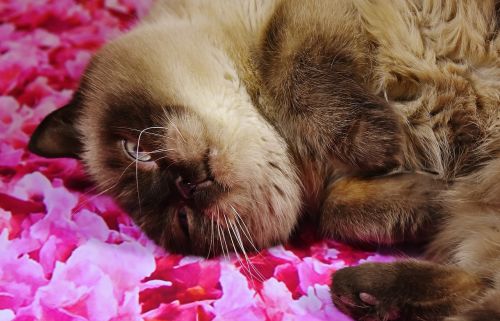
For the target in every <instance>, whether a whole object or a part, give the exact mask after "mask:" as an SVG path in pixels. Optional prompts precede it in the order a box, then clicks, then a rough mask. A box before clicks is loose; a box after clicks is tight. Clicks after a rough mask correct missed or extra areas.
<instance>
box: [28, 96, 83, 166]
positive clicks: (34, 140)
mask: <svg viewBox="0 0 500 321" xmlns="http://www.w3.org/2000/svg"><path fill="white" fill-rule="evenodd" d="M79 105H80V99H78V98H77V95H75V97H73V99H72V100H71V101H70V102H69V103H68V104H67V105H66V106H64V107H61V108H59V109H57V110H55V111H53V112H52V113H50V114H49V115H48V116H47V117H45V119H44V120H43V121H42V122H41V123H40V125H38V127H37V128H36V129H35V132H34V133H33V135H32V136H31V139H30V141H29V144H28V149H29V150H30V151H31V152H32V153H35V154H37V155H40V156H43V157H47V158H56V157H70V158H80V154H81V152H82V142H81V139H80V137H79V134H78V131H77V129H76V122H77V119H78V110H79V109H80V106H79Z"/></svg>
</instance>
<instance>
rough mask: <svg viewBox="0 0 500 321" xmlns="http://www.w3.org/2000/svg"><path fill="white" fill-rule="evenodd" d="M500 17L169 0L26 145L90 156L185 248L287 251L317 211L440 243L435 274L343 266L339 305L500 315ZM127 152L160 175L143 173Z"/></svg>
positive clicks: (353, 229)
mask: <svg viewBox="0 0 500 321" xmlns="http://www.w3.org/2000/svg"><path fill="white" fill-rule="evenodd" d="M497 11H498V3H497V2H495V1H492V0H484V1H482V0H476V1H474V0H464V1H444V0H437V1H432V0H409V1H398V0H351V1H344V0H314V1H299V0H286V1H284V0H283V1H281V0H274V1H267V0H266V1H264V0H247V1H229V0H228V1H225V0H216V1H203V0H185V1H181V0H169V1H164V2H162V1H159V2H158V3H157V5H156V6H155V7H154V9H153V10H152V12H151V14H150V16H149V17H147V18H146V19H145V20H144V22H143V23H142V24H141V25H139V26H138V27H137V28H136V29H135V30H133V31H132V32H130V33H128V34H126V35H124V36H123V37H121V38H119V39H117V40H115V41H113V42H111V43H110V44H108V45H106V46H105V47H104V48H103V49H102V50H101V51H100V52H99V53H98V54H97V55H96V56H95V57H94V58H93V60H92V62H91V64H90V66H89V68H88V69H87V71H86V73H85V76H84V78H83V80H82V82H81V86H80V90H79V91H78V92H77V94H76V95H75V99H74V100H73V101H72V102H71V103H70V104H69V105H68V106H67V107H65V108H63V109H61V110H60V111H58V112H56V113H54V114H52V115H50V116H49V117H47V119H46V120H45V121H44V123H43V124H42V125H41V126H40V127H39V128H38V129H37V131H36V132H35V134H34V136H33V138H32V141H31V143H30V148H31V149H32V150H33V151H35V152H37V153H39V154H42V155H46V156H50V157H56V156H70V157H80V158H82V159H83V161H84V163H85V164H86V166H87V169H88V171H89V173H90V175H91V176H92V177H93V178H94V179H95V180H96V182H97V183H98V184H99V185H100V187H101V188H102V190H103V191H106V192H108V193H110V194H112V195H114V196H115V197H116V198H117V199H118V200H119V201H120V202H121V203H122V204H123V205H124V206H125V207H126V208H127V209H128V210H129V212H130V214H131V216H132V217H133V218H134V219H135V221H136V222H137V223H138V224H139V225H140V226H141V227H142V228H143V229H144V231H145V232H146V233H147V234H148V235H149V236H150V237H151V238H152V239H154V240H155V241H157V242H158V243H159V244H161V245H162V246H164V247H166V248H167V249H169V250H173V251H179V252H183V253H186V252H187V253H195V254H201V255H206V254H219V253H224V252H226V251H228V250H230V249H231V248H232V249H233V250H235V251H243V252H244V251H245V250H248V249H251V248H252V247H253V246H256V247H259V248H261V247H266V246H269V245H272V244H275V243H277V242H284V241H286V240H287V239H288V238H289V236H290V234H291V232H292V230H293V229H294V227H295V225H296V224H297V222H298V220H299V217H300V215H302V214H304V213H307V212H308V213H309V214H311V215H314V216H315V217H317V221H318V222H319V230H320V231H321V232H322V233H323V234H324V235H326V236H330V237H335V238H338V239H341V240H345V241H349V242H355V243H359V242H362V243H375V244H381V243H382V244H393V243H396V242H400V241H409V240H412V241H414V240H417V241H418V240H423V239H428V238H429V237H432V241H431V243H430V245H429V247H428V255H427V257H428V258H429V259H430V260H432V261H434V262H433V263H425V262H422V261H409V262H400V263H393V264H388V265H380V264H371V265H362V266H359V267H355V268H349V269H345V270H342V271H339V272H338V273H337V274H336V275H335V276H334V278H333V285H332V296H333V298H334V301H335V303H336V304H337V305H338V306H339V307H340V308H341V309H342V310H343V311H345V312H346V313H350V314H351V315H353V316H354V317H356V318H358V319H360V320H363V319H366V318H375V319H376V320H378V319H380V320H387V319H402V320H443V319H444V318H446V317H451V319H449V320H471V321H472V320H485V319H488V320H498V314H499V312H498V305H496V304H497V302H498V301H497V299H498V297H499V293H500V274H499V272H498V271H500V245H499V244H500V231H499V226H500V203H499V199H500V187H499V186H500V185H499V184H498V178H499V172H500V109H499V106H498V104H499V102H500V66H499V63H500V59H499V50H500V49H499V48H500V47H499V46H500V37H499V36H498V30H497V29H498V16H497ZM54 137H55V138H57V139H54ZM122 140H126V141H128V142H134V141H136V142H137V144H139V145H140V146H141V149H142V150H144V151H146V152H152V154H151V155H152V159H151V161H149V162H139V161H136V162H134V161H133V160H131V159H130V156H127V154H126V153H125V152H124V150H123V147H122V146H123V145H122V144H121V142H122ZM129 153H130V151H129ZM130 165H134V166H130ZM201 181H204V183H207V181H208V184H200V185H197V184H198V182H201ZM193 186H194V187H193ZM231 243H232V244H231ZM231 245H232V246H231ZM360 292H361V293H364V294H363V296H361V297H360ZM340 298H343V299H340ZM363 298H364V300H365V301H363ZM366 298H368V299H366ZM366 300H368V302H366ZM453 315H454V316H453Z"/></svg>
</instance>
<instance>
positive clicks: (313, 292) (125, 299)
mask: <svg viewBox="0 0 500 321" xmlns="http://www.w3.org/2000/svg"><path fill="white" fill-rule="evenodd" d="M149 4H150V1H149V0H146V1H144V0H143V1H135V0H86V1H78V0H57V1H51V0H29V1H28V0H3V1H1V2H0V320H5V321H10V320H17V321H21V320H22V321H28V320H58V321H66V320H78V321H80V320H82V321H83V320H96V321H106V320H338V321H340V320H349V319H348V318H347V317H345V316H343V315H342V314H341V313H340V312H338V311H337V310H336V309H335V307H334V306H333V305H332V303H331V301H330V298H329V293H328V285H329V282H330V275H331V273H332V272H334V271H335V270H337V269H339V268H341V267H344V266H347V265H353V264H358V263H360V262H364V261H367V260H368V261H384V260H390V259H391V258H390V257H384V256H381V255H377V254H374V253H368V252H361V251H356V250H352V249H351V248H349V247H347V246H344V245H341V244H338V243H335V242H332V241H307V242H305V244H304V245H302V246H300V247H297V246H295V247H294V246H291V245H290V246H278V247H275V248H272V249H269V250H266V251H263V252H262V253H260V254H254V255H252V256H251V257H250V261H251V262H252V266H251V267H250V266H249V265H248V264H247V263H245V262H243V264H241V263H240V261H239V260H238V258H237V257H230V258H226V259H224V258H218V259H213V260H205V259H202V258H197V257H182V256H178V255H171V254H168V253H165V252H164V251H162V250H161V249H159V248H158V247H156V246H155V245H154V244H152V242H151V241H149V240H148V239H147V238H146V237H145V236H144V235H143V234H142V233H141V232H140V230H138V228H137V227H136V226H134V224H133V223H132V222H131V221H130V220H129V219H128V217H127V216H126V215H125V214H124V213H123V212H122V211H121V210H120V209H119V208H118V207H117V206H116V205H115V204H114V203H113V201H112V200H111V199H109V198H107V197H105V196H98V195H96V193H95V191H94V190H93V188H92V184H91V183H89V182H88V181H87V180H86V178H85V175H84V174H83V172H82V169H81V167H80V165H79V164H78V162H76V161H73V160H61V159H56V160H47V159H43V158H40V157H37V156H35V155H32V154H30V153H29V152H28V151H27V150H26V144H27V141H28V138H29V135H30V133H31V132H32V131H33V130H34V128H35V127H36V125H37V124H38V123H39V122H40V120H41V119H42V118H43V117H44V116H45V115H46V114H48V113H49V112H50V111H52V110H54V109H55V108H57V107H58V106H62V105H63V104H64V103H65V102H67V101H68V99H69V98H70V97H71V94H72V91H73V90H74V88H75V86H76V85H77V83H78V78H79V76H80V75H81V73H82V71H83V69H84V67H85V65H86V63H87V62H88V60H89V57H90V55H91V54H92V52H94V51H95V50H96V49H97V48H98V47H99V46H100V45H102V44H103V43H104V42H105V41H106V40H109V39H112V38H113V37H115V36H116V35H118V34H119V33H120V32H123V31H124V30H126V29H127V28H130V27H131V26H133V23H134V22H135V21H136V20H137V17H140V16H141V15H143V14H144V13H145V11H146V10H147V8H148V6H149Z"/></svg>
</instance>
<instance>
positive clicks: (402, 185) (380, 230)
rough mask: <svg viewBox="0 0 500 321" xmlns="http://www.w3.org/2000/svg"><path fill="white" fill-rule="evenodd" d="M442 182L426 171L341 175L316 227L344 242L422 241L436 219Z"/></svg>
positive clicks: (326, 201)
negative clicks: (342, 176)
mask: <svg viewBox="0 0 500 321" xmlns="http://www.w3.org/2000/svg"><path fill="white" fill-rule="evenodd" d="M444 188H445V183H443V182H442V181H440V180H439V179H437V178H435V177H434V175H431V174H427V173H421V172H417V173H398V174H390V175H385V176H379V177H372V178H360V177H344V178H341V179H340V180H337V181H334V182H333V183H331V184H330V186H329V188H328V191H327V197H326V199H325V201H324V202H323V205H322V209H321V214H320V221H319V228H320V230H321V231H322V232H323V234H324V235H326V236H327V237H332V238H336V239H339V240H342V241H347V242H356V243H357V242H361V243H368V244H393V243H397V242H401V241H412V240H422V239H424V238H425V236H426V235H430V234H432V233H433V232H434V231H435V228H436V227H437V226H438V223H439V219H440V212H441V211H440V201H439V195H440V193H441V191H442V190H443V189H444Z"/></svg>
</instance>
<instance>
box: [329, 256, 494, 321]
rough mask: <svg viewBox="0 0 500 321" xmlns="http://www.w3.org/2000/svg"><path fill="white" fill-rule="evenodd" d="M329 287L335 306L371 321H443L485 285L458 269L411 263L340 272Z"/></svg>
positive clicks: (478, 278) (397, 263)
mask: <svg viewBox="0 0 500 321" xmlns="http://www.w3.org/2000/svg"><path fill="white" fill-rule="evenodd" d="M332 282H333V283H332V298H333V300H334V302H335V304H336V305H337V307H339V308H340V309H341V310H342V311H343V312H345V313H347V314H349V315H351V316H352V317H353V318H354V319H356V320H374V321H375V320H377V321H378V320H380V321H385V320H402V321H403V320H404V321H413V320H415V321H417V320H419V321H423V320H425V321H440V320H444V319H445V318H446V317H448V316H450V315H454V314H456V313H461V312H462V311H463V310H464V309H467V307H470V306H471V303H472V302H474V301H475V300H477V299H478V298H480V297H481V295H482V293H483V292H484V291H485V289H486V287H487V285H488V284H487V282H486V281H485V280H483V279H482V278H480V277H478V276H477V275H476V274H473V273H469V272H467V271H465V270H464V269H461V268H458V267H454V266H446V265H440V264H437V263H430V262H426V261H417V260H411V261H401V262H394V263H389V264H383V263H367V264H362V265H359V266H356V267H350V268H345V269H342V270H339V271H338V272H336V273H335V274H334V276H333V281H332ZM467 320H468V319H467ZM488 320H495V319H488Z"/></svg>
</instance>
